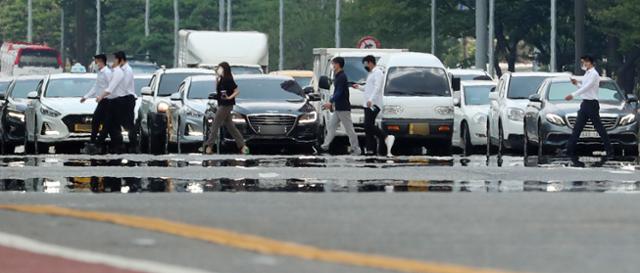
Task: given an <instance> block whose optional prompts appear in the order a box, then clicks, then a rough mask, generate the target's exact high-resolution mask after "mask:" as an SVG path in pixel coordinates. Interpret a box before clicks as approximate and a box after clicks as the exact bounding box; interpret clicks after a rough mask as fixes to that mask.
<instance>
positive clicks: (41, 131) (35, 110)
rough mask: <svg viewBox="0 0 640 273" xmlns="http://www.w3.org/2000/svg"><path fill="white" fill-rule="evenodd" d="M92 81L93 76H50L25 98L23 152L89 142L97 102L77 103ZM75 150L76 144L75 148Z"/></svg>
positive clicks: (93, 79) (93, 81) (66, 74)
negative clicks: (27, 100)
mask: <svg viewBox="0 0 640 273" xmlns="http://www.w3.org/2000/svg"><path fill="white" fill-rule="evenodd" d="M95 82H96V74H68V73H64V74H52V75H49V76H47V77H45V78H44V80H42V81H41V82H40V84H39V85H38V87H37V88H36V91H33V92H30V93H29V94H28V95H27V96H28V98H29V99H30V101H29V104H28V106H27V110H26V112H25V121H26V125H25V128H26V130H25V136H26V146H25V151H27V152H35V153H38V152H39V151H44V152H46V151H47V149H48V147H49V146H51V145H63V144H66V143H69V142H85V141H89V140H90V136H91V122H92V120H93V112H94V110H95V108H96V105H97V103H96V102H95V100H87V101H85V102H84V103H80V98H82V96H83V95H84V94H86V93H87V92H88V91H89V90H90V89H91V88H92V87H93V85H94V83H95ZM77 146H78V147H79V146H80V145H77Z"/></svg>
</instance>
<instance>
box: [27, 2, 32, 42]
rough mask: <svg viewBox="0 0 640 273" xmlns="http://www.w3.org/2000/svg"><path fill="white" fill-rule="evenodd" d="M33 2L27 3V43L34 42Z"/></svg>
mask: <svg viewBox="0 0 640 273" xmlns="http://www.w3.org/2000/svg"><path fill="white" fill-rule="evenodd" d="M32 9H33V7H32V3H31V0H29V1H27V42H29V43H32V42H33V16H32Z"/></svg>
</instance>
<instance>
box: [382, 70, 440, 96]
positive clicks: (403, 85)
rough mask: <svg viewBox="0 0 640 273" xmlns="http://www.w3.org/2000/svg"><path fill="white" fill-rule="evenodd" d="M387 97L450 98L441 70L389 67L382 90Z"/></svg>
mask: <svg viewBox="0 0 640 273" xmlns="http://www.w3.org/2000/svg"><path fill="white" fill-rule="evenodd" d="M384 94H385V95H387V96H420V97H431V96H435V97H437V96H443V97H444V96H451V90H450V89H449V81H448V80H447V76H446V72H445V71H444V69H442V68H434V67H391V68H389V72H388V75H387V84H386V86H385V89H384Z"/></svg>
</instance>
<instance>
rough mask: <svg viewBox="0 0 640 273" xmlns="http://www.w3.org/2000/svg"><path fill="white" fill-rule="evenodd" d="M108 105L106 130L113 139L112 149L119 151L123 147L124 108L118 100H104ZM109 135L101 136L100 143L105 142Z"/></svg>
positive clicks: (105, 121) (105, 120) (105, 122)
mask: <svg viewBox="0 0 640 273" xmlns="http://www.w3.org/2000/svg"><path fill="white" fill-rule="evenodd" d="M102 101H105V102H106V104H107V113H106V114H105V119H104V127H105V128H104V130H105V131H106V132H107V134H108V135H109V137H110V138H111V147H112V148H116V149H119V148H120V146H122V129H121V126H122V121H121V119H122V113H121V112H122V108H121V107H119V103H118V99H117V98H116V99H103V100H102ZM107 134H100V138H99V141H101V142H104V140H105V139H106V137H107Z"/></svg>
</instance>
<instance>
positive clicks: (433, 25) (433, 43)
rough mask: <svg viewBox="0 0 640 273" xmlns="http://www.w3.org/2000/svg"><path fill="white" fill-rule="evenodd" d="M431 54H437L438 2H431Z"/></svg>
mask: <svg viewBox="0 0 640 273" xmlns="http://www.w3.org/2000/svg"><path fill="white" fill-rule="evenodd" d="M431 54H434V55H435V54H436V0H431Z"/></svg>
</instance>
